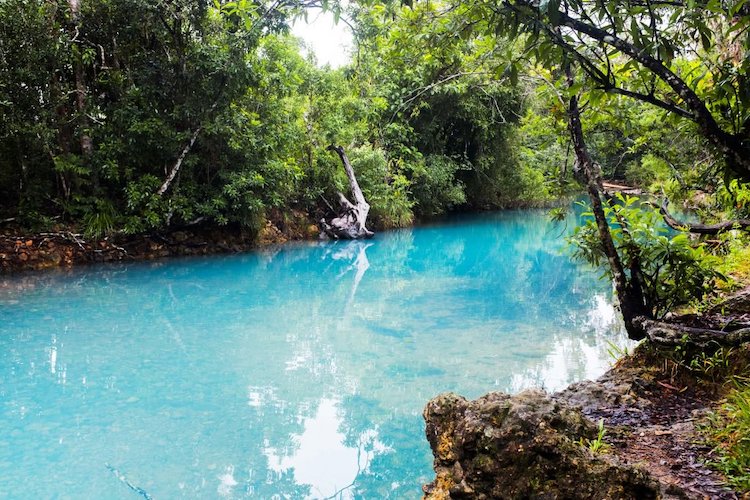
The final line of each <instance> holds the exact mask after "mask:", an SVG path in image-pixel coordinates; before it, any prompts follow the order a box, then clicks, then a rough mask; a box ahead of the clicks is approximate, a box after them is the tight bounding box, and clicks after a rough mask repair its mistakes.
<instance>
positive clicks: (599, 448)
mask: <svg viewBox="0 0 750 500" xmlns="http://www.w3.org/2000/svg"><path fill="white" fill-rule="evenodd" d="M598 427H599V431H598V433H597V436H596V439H588V438H581V440H580V441H579V442H578V443H579V444H580V445H581V446H583V447H584V448H588V449H589V450H590V451H591V453H593V454H595V455H596V454H597V453H607V452H608V451H609V450H610V448H611V445H610V444H609V443H607V442H606V441H604V436H605V435H606V434H607V430H606V429H605V428H604V419H603V418H600V419H599V426H598Z"/></svg>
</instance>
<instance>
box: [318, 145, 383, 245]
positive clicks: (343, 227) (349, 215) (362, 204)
mask: <svg viewBox="0 0 750 500" xmlns="http://www.w3.org/2000/svg"><path fill="white" fill-rule="evenodd" d="M328 149H330V150H331V151H335V152H336V153H337V154H338V155H339V158H341V163H343V164H344V170H345V171H346V176H347V177H348V178H349V189H350V190H351V192H352V196H353V197H354V202H355V203H356V204H352V202H350V201H349V200H348V199H347V198H346V196H344V195H343V194H342V193H338V198H339V205H340V206H341V208H340V211H339V214H338V217H335V218H334V219H332V220H331V221H330V222H327V221H326V220H325V219H323V220H321V221H320V223H321V225H322V226H323V231H324V232H325V233H326V234H327V235H328V236H329V237H330V238H333V239H337V240H338V239H346V240H358V239H363V238H372V236H373V235H374V234H375V233H373V232H372V231H370V230H369V229H367V227H366V223H367V214H369V213H370V204H369V203H367V201H366V200H365V196H364V195H363V194H362V190H361V189H360V187H359V183H357V177H356V176H355V175H354V169H353V168H352V165H351V163H349V158H347V156H346V153H345V152H344V148H342V147H341V146H334V145H331V146H329V147H328Z"/></svg>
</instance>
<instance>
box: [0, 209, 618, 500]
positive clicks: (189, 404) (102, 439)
mask: <svg viewBox="0 0 750 500" xmlns="http://www.w3.org/2000/svg"><path fill="white" fill-rule="evenodd" d="M564 231H565V227H563V226H559V225H553V224H552V223H550V222H549V221H548V220H547V218H546V216H545V214H544V212H540V211H539V212H537V211H523V212H522V211H518V212H503V213H497V214H490V215H483V216H476V217H469V218H462V219H456V220H452V221H449V222H445V223H441V224H436V225H432V226H428V227H422V228H416V229H407V230H401V231H394V232H389V233H382V234H379V235H378V236H377V237H376V239H374V240H372V241H368V242H337V243H323V242H315V243H305V244H297V245H288V246H282V247H278V248H274V249H267V250H264V251H260V252H256V253H249V254H244V255H234V256H225V257H207V258H191V259H174V260H166V261H159V262H152V263H138V264H129V265H107V266H95V267H86V268H80V269H76V270H73V271H55V272H49V273H43V274H33V275H23V276H20V277H11V278H7V277H6V278H0V429H1V431H0V432H1V433H0V497H14V498H125V499H127V498H135V499H137V498H144V497H148V496H150V497H152V498H156V499H158V498H180V497H186V498H216V497H227V498H238V497H254V498H305V497H308V498H326V497H333V498H418V497H419V496H420V494H421V490H420V486H421V484H423V483H425V482H427V481H429V480H430V479H431V455H430V450H429V446H428V444H427V441H426V440H425V438H424V424H423V421H422V417H421V412H422V408H423V407H424V404H425V403H426V401H427V400H428V399H429V398H431V397H433V396H435V395H436V394H438V393H440V392H443V391H456V392H458V393H461V394H463V395H466V396H467V397H472V398H474V397H477V396H479V395H481V394H483V393H485V392H487V391H490V390H504V391H511V392H515V391H518V390H521V389H523V388H526V387H530V386H543V387H545V388H547V389H550V390H554V389H559V388H561V387H563V386H564V385H566V384H567V383H569V382H571V381H574V380H580V379H583V378H588V377H595V376H597V375H599V374H600V373H602V372H603V371H604V370H605V369H606V367H607V366H608V364H609V362H610V359H611V358H610V357H609V355H608V354H607V350H608V349H610V343H615V344H618V345H622V344H623V343H624V342H625V339H624V333H623V332H622V329H621V328H620V326H619V322H618V320H617V319H616V316H615V312H614V310H613V308H612V298H611V287H610V285H609V284H607V283H605V282H602V281H599V280H598V273H597V272H595V271H592V270H591V269H588V268H586V267H584V266H581V265H578V264H574V263H572V262H571V261H570V259H569V257H568V256H567V255H566V252H565V243H564V241H563V239H562V236H561V234H562V233H563V232H564Z"/></svg>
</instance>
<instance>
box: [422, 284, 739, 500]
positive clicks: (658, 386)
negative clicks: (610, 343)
mask: <svg viewBox="0 0 750 500" xmlns="http://www.w3.org/2000/svg"><path fill="white" fill-rule="evenodd" d="M725 304H730V307H731V310H730V309H726V306H724V307H723V308H724V310H725V312H727V313H732V314H733V317H732V318H731V320H732V321H734V322H735V323H736V322H741V323H750V314H748V313H750V288H748V289H745V291H744V292H742V293H739V294H736V295H735V296H734V297H733V298H732V299H730V300H729V301H727V302H726V303H725ZM748 375H750V345H748V344H744V345H741V346H739V347H737V348H732V349H721V348H720V349H718V350H716V351H715V352H713V353H705V352H703V353H697V354H693V355H689V354H688V353H686V352H685V351H683V350H680V349H671V350H663V349H662V350H658V349H656V348H654V347H653V346H649V345H648V344H641V345H639V347H638V348H637V349H636V350H635V352H634V353H632V354H630V355H627V356H625V357H623V358H622V359H620V360H619V361H618V362H617V363H616V364H615V365H614V366H613V367H612V368H611V369H610V370H609V371H608V372H607V373H605V374H604V375H603V376H602V377H600V378H599V379H597V380H596V381H583V382H578V383H575V384H572V385H570V386H569V387H568V388H566V389H565V390H563V391H560V392H557V393H554V394H547V393H545V392H544V391H541V390H528V391H524V392H522V393H519V394H517V395H514V396H510V395H507V394H503V393H489V394H487V395H485V396H483V397H481V398H479V399H477V400H475V401H467V400H465V399H464V398H462V397H460V396H457V395H455V394H444V395H441V396H438V397H436V398H435V399H433V400H432V401H430V402H429V403H428V405H427V407H426V409H425V412H424V417H425V420H426V424H427V437H428V440H429V441H430V444H431V446H432V449H433V455H434V457H435V464H434V467H435V471H436V478H435V480H434V481H433V482H431V483H430V484H428V485H426V486H425V487H424V491H425V493H426V498H427V499H443V498H468V497H471V498H494V497H496V496H497V495H501V496H502V497H506V498H515V497H520V496H523V497H527V496H529V495H531V496H534V495H535V494H537V495H540V496H543V497H549V498H561V497H562V498H633V499H636V498H637V499H642V498H717V499H737V498H743V499H746V498H750V493H748V492H744V493H743V492H739V491H736V490H733V489H732V487H730V486H729V483H728V481H727V478H725V477H723V476H722V475H721V474H720V473H719V472H717V471H716V470H715V469H714V468H711V467H709V466H708V465H707V464H709V463H711V462H718V461H720V460H721V456H720V454H718V452H717V450H718V448H716V446H717V443H716V442H711V441H710V439H709V438H708V436H707V434H706V432H704V431H702V430H701V429H702V428H704V427H706V426H708V425H709V424H710V422H711V421H712V419H711V415H714V414H716V413H717V412H719V411H720V407H721V406H722V405H723V404H724V403H725V401H726V400H725V398H726V397H727V395H728V394H729V393H730V391H731V390H732V389H733V388H734V387H736V384H737V382H738V381H742V380H747V377H748ZM722 445H723V444H722V443H718V446H720V447H721V446H722ZM572 477H575V481H572V480H571V478H572Z"/></svg>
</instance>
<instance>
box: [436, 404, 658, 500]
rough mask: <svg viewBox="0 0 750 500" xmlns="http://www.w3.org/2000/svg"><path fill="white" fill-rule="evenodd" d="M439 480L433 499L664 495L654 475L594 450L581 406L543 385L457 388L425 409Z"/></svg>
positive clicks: (593, 433) (592, 433) (590, 426)
mask: <svg viewBox="0 0 750 500" xmlns="http://www.w3.org/2000/svg"><path fill="white" fill-rule="evenodd" d="M424 418H425V421H426V423H427V430H426V433H427V439H428V441H429V442H430V446H431V447H432V451H433V455H434V457H435V461H434V468H435V472H436V478H435V480H434V481H433V482H431V483H430V484H428V485H425V486H424V487H423V490H424V492H425V498H426V499H431V500H436V499H448V498H451V499H454V498H473V499H488V498H591V499H594V498H596V499H600V498H618V499H624V498H633V499H636V498H637V499H648V498H658V496H659V493H658V492H659V485H658V483H657V482H656V481H654V480H653V479H652V478H651V477H650V476H649V475H648V473H646V472H644V471H642V470H640V469H637V468H634V467H631V466H626V465H621V464H619V463H618V462H617V461H616V459H615V458H614V457H610V456H607V455H602V454H597V455H595V454H593V453H592V452H591V451H589V449H588V448H587V447H585V446H583V445H582V444H581V442H580V440H581V439H582V438H585V439H595V438H596V434H597V429H596V426H595V425H594V423H593V422H591V421H590V420H588V419H587V418H586V417H584V415H583V414H582V413H581V411H580V410H579V409H577V408H574V407H572V406H569V405H568V404H567V403H565V402H564V401H561V400H557V399H555V398H553V397H551V396H549V395H547V394H546V393H545V392H544V391H541V390H536V389H533V390H527V391H524V392H521V393H519V394H517V395H515V396H509V395H507V394H504V393H501V392H494V393H489V394H487V395H485V396H482V397H481V398H479V399H477V400H475V401H467V400H466V399H464V398H463V397H461V396H458V395H456V394H452V393H447V394H442V395H440V396H438V397H436V398H434V399H432V400H431V401H430V402H429V403H428V404H427V407H426V408H425V410H424Z"/></svg>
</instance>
